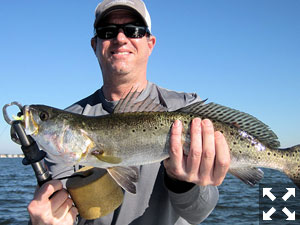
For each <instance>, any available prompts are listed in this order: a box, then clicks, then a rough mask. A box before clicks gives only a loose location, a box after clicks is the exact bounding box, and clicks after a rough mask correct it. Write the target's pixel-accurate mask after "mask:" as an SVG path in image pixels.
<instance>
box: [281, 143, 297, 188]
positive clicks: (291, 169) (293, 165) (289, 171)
mask: <svg viewBox="0 0 300 225" xmlns="http://www.w3.org/2000/svg"><path fill="white" fill-rule="evenodd" d="M285 151H286V152H285V155H286V156H288V157H289V158H290V159H292V160H291V161H289V162H287V164H286V167H285V169H284V170H283V171H284V173H285V174H286V175H287V176H288V177H289V178H290V179H291V180H292V181H293V182H294V184H295V185H296V186H297V187H298V188H299V189H300V144H299V145H296V146H293V147H291V148H287V149H285Z"/></svg>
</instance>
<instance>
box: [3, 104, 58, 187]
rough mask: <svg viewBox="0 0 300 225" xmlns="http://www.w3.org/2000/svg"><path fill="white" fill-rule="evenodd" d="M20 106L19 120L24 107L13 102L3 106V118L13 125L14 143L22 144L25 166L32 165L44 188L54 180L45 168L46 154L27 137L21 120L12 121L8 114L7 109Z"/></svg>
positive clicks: (40, 184) (39, 182) (12, 136)
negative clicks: (45, 184)
mask: <svg viewBox="0 0 300 225" xmlns="http://www.w3.org/2000/svg"><path fill="white" fill-rule="evenodd" d="M13 105H15V106H18V107H19V109H20V112H19V113H18V118H20V117H21V116H22V115H23V106H22V105H21V104H20V103H18V102H12V103H10V104H6V105H4V106H3V116H4V119H5V121H6V122H7V123H8V124H10V125H11V131H10V134H11V139H12V141H13V142H15V143H17V144H20V145H21V149H22V151H23V154H24V156H25V157H24V159H23V160H22V163H23V165H31V166H32V169H33V171H34V173H35V176H36V178H37V182H38V184H39V186H42V185H43V184H44V183H46V182H47V181H50V180H52V176H51V174H50V173H49V171H48V170H47V168H46V167H45V164H44V161H43V159H44V158H45V156H46V153H45V152H44V151H42V150H40V149H39V147H38V145H37V143H36V142H35V141H34V140H33V138H32V137H31V136H30V135H26V133H25V130H24V128H23V126H22V121H21V120H11V119H10V118H9V116H8V114H7V107H9V106H13Z"/></svg>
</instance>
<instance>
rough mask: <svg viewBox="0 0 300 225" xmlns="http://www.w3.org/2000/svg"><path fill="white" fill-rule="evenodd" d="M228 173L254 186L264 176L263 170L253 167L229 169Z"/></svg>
mask: <svg viewBox="0 0 300 225" xmlns="http://www.w3.org/2000/svg"><path fill="white" fill-rule="evenodd" d="M229 173H231V174H232V175H234V176H236V177H237V178H239V179H241V180H242V181H243V182H244V183H245V184H248V185H250V186H254V185H255V184H257V183H258V182H259V181H260V180H261V179H262V178H263V177H264V172H263V171H262V170H261V169H258V168H255V167H241V168H234V169H229Z"/></svg>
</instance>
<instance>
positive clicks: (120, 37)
mask: <svg viewBox="0 0 300 225" xmlns="http://www.w3.org/2000/svg"><path fill="white" fill-rule="evenodd" d="M116 40H117V41H118V42H119V43H123V42H127V41H128V38H127V37H126V35H125V33H124V31H123V29H121V28H120V29H119V32H118V35H117V37H116Z"/></svg>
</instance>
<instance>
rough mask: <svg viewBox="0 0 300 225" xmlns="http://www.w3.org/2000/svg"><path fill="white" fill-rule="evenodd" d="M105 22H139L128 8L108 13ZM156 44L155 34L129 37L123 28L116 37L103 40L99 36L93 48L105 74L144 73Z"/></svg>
mask: <svg viewBox="0 0 300 225" xmlns="http://www.w3.org/2000/svg"><path fill="white" fill-rule="evenodd" d="M104 22H105V24H127V23H134V22H137V18H136V17H135V16H134V15H133V14H131V13H130V12H129V11H127V10H117V11H113V12H111V13H110V14H109V15H107V16H106V18H105V19H104ZM154 44H155V37H153V36H151V37H146V36H144V37H143V38H128V37H126V35H125V34H124V32H123V30H122V29H121V30H120V32H119V33H118V35H117V37H115V38H112V39H108V40H102V39H100V38H98V37H97V41H96V44H94V46H93V48H94V50H95V54H96V56H97V58H98V61H99V63H100V66H101V69H102V73H103V75H104V76H105V74H106V75H107V76H112V75H126V74H130V73H132V72H133V74H143V75H144V74H145V73H146V68H147V62H148V57H149V56H150V54H151V52H152V49H153V47H154ZM92 45H93V43H92Z"/></svg>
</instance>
